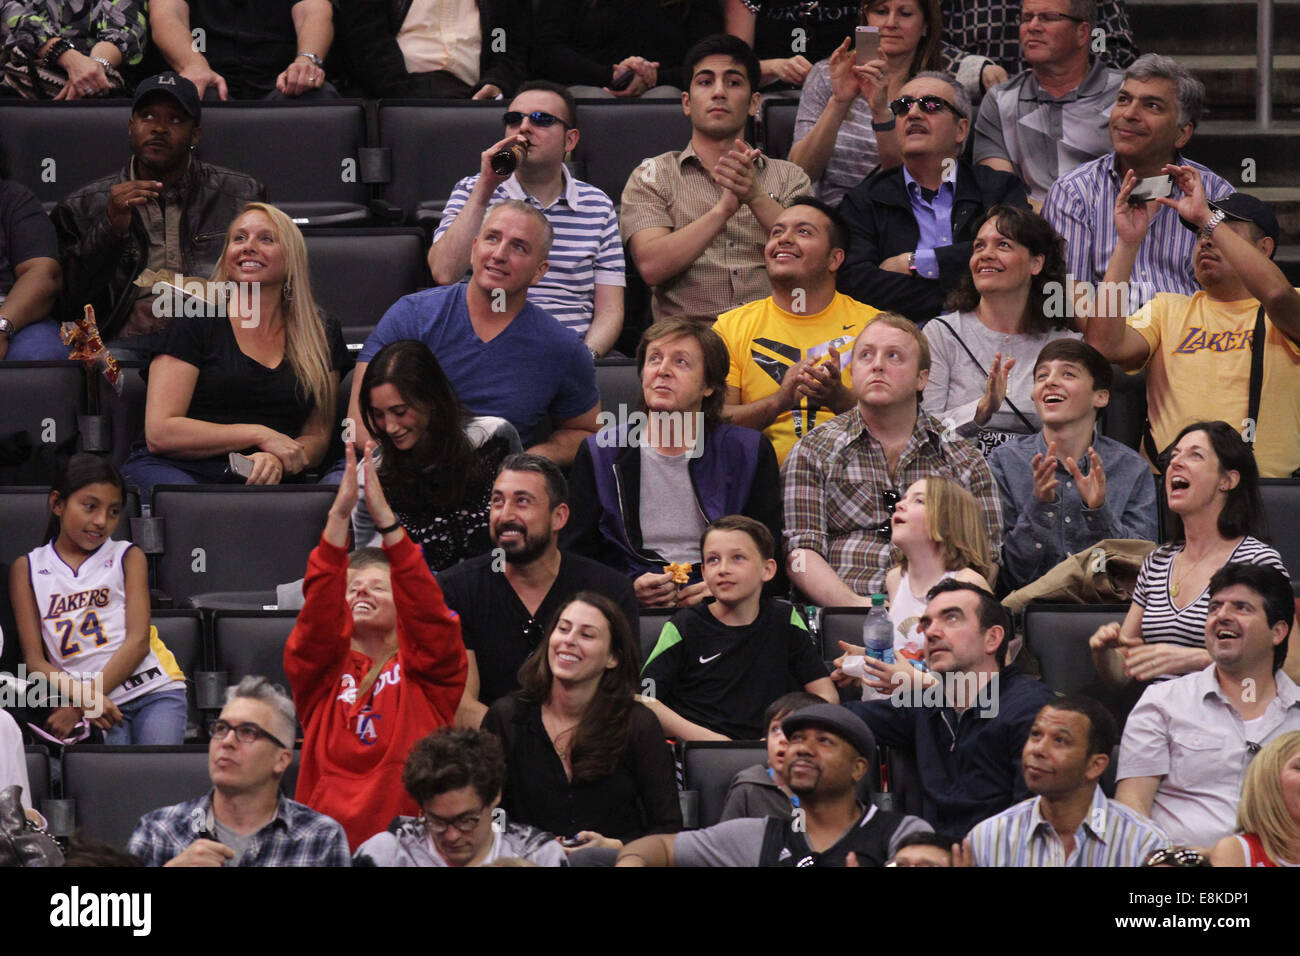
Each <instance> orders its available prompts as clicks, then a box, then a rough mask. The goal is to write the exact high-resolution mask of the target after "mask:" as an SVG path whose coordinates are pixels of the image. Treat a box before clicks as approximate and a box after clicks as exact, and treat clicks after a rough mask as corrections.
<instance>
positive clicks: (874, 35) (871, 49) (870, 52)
mask: <svg viewBox="0 0 1300 956" xmlns="http://www.w3.org/2000/svg"><path fill="white" fill-rule="evenodd" d="M853 42H854V43H855V44H856V50H857V54H856V56H857V63H858V66H861V65H862V64H864V63H866V62H867V61H868V60H878V59H880V27H858V28H857V29H856V30H854V31H853Z"/></svg>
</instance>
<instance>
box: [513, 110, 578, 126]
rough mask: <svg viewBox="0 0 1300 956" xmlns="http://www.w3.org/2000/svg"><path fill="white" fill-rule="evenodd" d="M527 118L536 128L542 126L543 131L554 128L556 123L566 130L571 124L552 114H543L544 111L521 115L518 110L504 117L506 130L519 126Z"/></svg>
mask: <svg viewBox="0 0 1300 956" xmlns="http://www.w3.org/2000/svg"><path fill="white" fill-rule="evenodd" d="M525 116H527V117H528V121H529V122H530V123H532V124H533V125H534V126H540V127H541V128H542V129H546V128H547V127H548V126H554V125H555V124H556V123H559V124H560V125H561V126H563V127H564V128H565V129H568V128H569V124H568V123H566V122H564V120H562V119H560V118H559V117H558V116H555V115H553V114H551V113H546V112H543V111H542V110H533V112H531V113H521V112H519V111H518V110H510V111H509V112H507V113H506V115H505V116H504V117H503V118H504V119H505V123H506V129H509V128H510V127H512V126H518V125H519V124H520V123H522V122H523V121H524V117H525Z"/></svg>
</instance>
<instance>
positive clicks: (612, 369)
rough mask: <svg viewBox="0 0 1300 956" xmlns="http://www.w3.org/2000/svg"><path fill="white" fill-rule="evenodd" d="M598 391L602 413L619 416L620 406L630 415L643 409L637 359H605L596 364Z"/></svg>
mask: <svg viewBox="0 0 1300 956" xmlns="http://www.w3.org/2000/svg"><path fill="white" fill-rule="evenodd" d="M596 389H597V390H598V391H599V392H600V408H601V411H608V412H613V413H614V414H615V415H616V416H617V415H618V414H619V412H618V409H619V406H622V407H623V408H625V409H626V411H625V412H624V414H625V415H630V414H632V413H633V412H635V411H636V410H637V409H638V408H640V407H641V376H640V375H639V374H638V373H637V370H636V360H635V359H609V358H603V359H600V360H599V361H598V362H596Z"/></svg>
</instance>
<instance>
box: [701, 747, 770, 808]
mask: <svg viewBox="0 0 1300 956" xmlns="http://www.w3.org/2000/svg"><path fill="white" fill-rule="evenodd" d="M765 760H767V745H766V744H764V743H763V741H761V740H707V741H706V740H691V741H687V742H685V743H684V744H683V745H682V787H683V789H684V790H687V791H693V792H695V793H697V794H698V795H699V796H698V798H697V806H698V817H697V820H696V821H695V823H696V826H698V827H700V828H701V829H703V828H704V827H711V826H713V824H715V823H717V822H718V821H719V820H721V819H722V805H723V804H724V803H725V802H726V799H727V787H729V786H730V785H731V778H732V777H734V776H735V775H736V774H738V773H739V772H740V771H742V770H744V769H745V768H746V767H752V766H754V765H755V764H761V763H763V762H764V761H765Z"/></svg>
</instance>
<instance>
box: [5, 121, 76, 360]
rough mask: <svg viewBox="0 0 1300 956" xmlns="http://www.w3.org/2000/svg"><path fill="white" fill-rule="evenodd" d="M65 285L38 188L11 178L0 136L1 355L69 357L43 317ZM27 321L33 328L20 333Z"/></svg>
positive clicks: (52, 325)
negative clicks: (23, 333)
mask: <svg viewBox="0 0 1300 956" xmlns="http://www.w3.org/2000/svg"><path fill="white" fill-rule="evenodd" d="M62 288H63V269H62V268H61V267H60V265H59V240H58V237H57V236H56V235H55V233H54V224H53V223H51V222H50V217H49V216H47V215H45V210H44V209H42V208H41V201H40V200H39V199H37V198H36V194H35V193H33V192H32V191H31V190H30V189H28V188H27V187H26V186H24V185H23V184H22V183H17V182H14V181H13V180H12V179H10V178H9V158H8V156H7V155H6V154H5V151H4V143H3V142H0V320H3V321H0V359H5V358H8V359H10V360H12V361H19V360H23V359H29V360H38V359H65V358H67V357H68V348H67V346H65V345H64V344H63V343H62V342H61V341H60V340H59V326H58V323H56V322H46V321H43V320H45V319H47V318H49V315H50V311H51V310H52V309H53V308H54V300H55V299H56V298H57V297H58V295H59V291H60V290H61V289H62ZM29 326H31V327H32V329H33V331H31V332H28V333H27V334H26V335H21V333H22V332H23V330H24V329H25V328H27V327H29ZM20 335H21V337H19V336H20Z"/></svg>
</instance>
